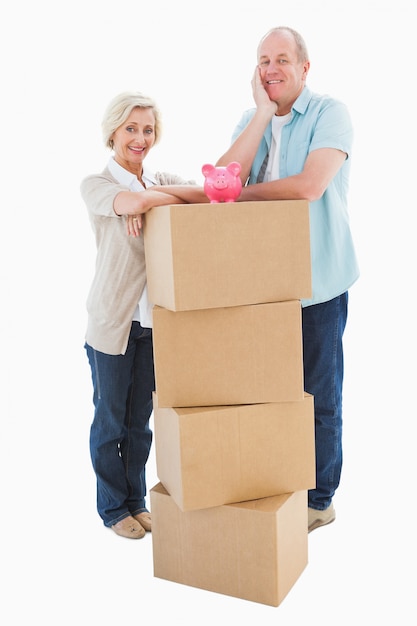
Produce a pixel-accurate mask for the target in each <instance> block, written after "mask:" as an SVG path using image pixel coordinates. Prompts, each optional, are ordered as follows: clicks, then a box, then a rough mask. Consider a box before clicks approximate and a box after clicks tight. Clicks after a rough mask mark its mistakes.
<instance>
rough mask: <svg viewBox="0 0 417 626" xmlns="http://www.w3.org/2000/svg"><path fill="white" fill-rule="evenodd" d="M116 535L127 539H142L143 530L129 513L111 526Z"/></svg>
mask: <svg viewBox="0 0 417 626" xmlns="http://www.w3.org/2000/svg"><path fill="white" fill-rule="evenodd" d="M111 529H112V530H114V532H115V533H116V535H120V537H127V538H128V539H142V537H144V536H145V530H144V529H143V527H142V526H141V524H139V522H137V521H136V520H135V519H134V518H133V517H132V516H131V515H128V516H127V517H125V518H123V519H122V520H120V522H117V524H114V525H113V526H112V527H111Z"/></svg>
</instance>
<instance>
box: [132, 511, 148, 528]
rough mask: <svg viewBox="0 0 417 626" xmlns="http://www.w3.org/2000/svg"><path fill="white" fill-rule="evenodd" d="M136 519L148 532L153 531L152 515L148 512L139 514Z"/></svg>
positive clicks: (135, 516)
mask: <svg viewBox="0 0 417 626" xmlns="http://www.w3.org/2000/svg"><path fill="white" fill-rule="evenodd" d="M133 517H134V518H135V520H137V521H138V522H139V524H140V525H141V526H142V527H143V528H144V529H145V530H147V531H148V532H151V530H152V519H151V514H150V513H148V512H147V511H143V513H138V514H137V515H134V516H133Z"/></svg>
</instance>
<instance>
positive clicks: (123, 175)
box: [107, 157, 158, 191]
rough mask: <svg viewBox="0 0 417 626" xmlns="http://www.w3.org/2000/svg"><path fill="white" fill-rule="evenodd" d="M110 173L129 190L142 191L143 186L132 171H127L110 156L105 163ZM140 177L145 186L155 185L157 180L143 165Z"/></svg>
mask: <svg viewBox="0 0 417 626" xmlns="http://www.w3.org/2000/svg"><path fill="white" fill-rule="evenodd" d="M107 166H108V168H109V170H110V173H111V175H112V176H114V178H115V179H116V180H117V181H118V182H119V183H120V184H121V185H125V186H126V187H129V189H130V190H131V191H142V190H143V187H142V185H141V184H140V182H139V181H138V179H137V178H136V176H135V175H134V174H132V172H129V171H128V170H126V169H125V168H124V167H122V166H121V165H119V164H118V163H117V162H116V161H115V160H114V158H113V157H110V159H109V162H108V164H107ZM142 178H143V180H144V182H145V184H146V187H152V185H157V184H158V181H157V180H156V178H155V176H154V174H152V172H150V171H149V170H148V169H146V168H145V167H144V168H143V172H142Z"/></svg>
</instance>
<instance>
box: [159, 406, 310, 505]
mask: <svg viewBox="0 0 417 626" xmlns="http://www.w3.org/2000/svg"><path fill="white" fill-rule="evenodd" d="M154 432H155V456H156V469H157V475H158V478H159V480H160V481H161V483H162V484H163V485H164V487H165V488H166V489H167V490H168V492H169V494H170V495H171V497H172V498H173V499H174V501H175V502H176V504H177V505H178V506H179V507H180V509H181V510H183V511H187V510H195V509H203V508H208V507H214V506H220V505H222V504H227V503H231V502H241V501H243V500H252V499H258V498H264V497H267V496H273V495H279V494H282V493H290V492H292V491H302V490H306V489H313V488H314V487H315V445H314V401H313V397H312V396H311V395H309V394H306V395H305V398H304V400H302V401H299V402H280V403H270V404H252V405H235V406H223V407H192V408H177V409H175V408H159V407H158V399H157V396H156V394H154Z"/></svg>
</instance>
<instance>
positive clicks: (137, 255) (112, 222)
mask: <svg viewBox="0 0 417 626" xmlns="http://www.w3.org/2000/svg"><path fill="white" fill-rule="evenodd" d="M102 130H103V138H104V143H105V145H106V146H107V147H108V148H110V149H111V150H112V151H113V154H112V155H111V157H110V159H109V161H108V163H107V165H106V167H105V168H104V170H103V171H102V172H101V173H100V174H95V175H91V176H88V177H87V178H85V179H84V180H83V181H82V183H81V195H82V198H83V200H84V202H85V204H86V206H87V209H88V214H89V218H90V222H91V225H92V228H93V231H94V235H95V240H96V246H97V257H96V268H95V275H94V278H93V282H92V285H91V288H90V292H89V295H88V300H87V310H88V325H87V332H86V338H85V341H86V343H85V349H86V352H87V356H88V360H89V363H90V367H91V375H92V382H93V389H94V394H93V402H94V407H95V411H94V419H93V421H92V425H91V431H90V452H91V460H92V464H93V468H94V471H95V474H96V478H97V510H98V513H99V515H100V517H101V519H102V520H103V523H104V525H105V526H106V527H109V528H112V529H113V530H114V532H115V533H116V534H118V535H121V536H123V537H129V538H131V539H139V538H141V537H143V536H144V535H145V531H150V530H151V515H150V513H149V511H148V509H147V508H146V502H145V496H146V479H145V466H146V462H147V459H148V456H149V452H150V447H151V443H152V431H151V429H150V427H149V418H150V416H151V413H152V392H153V390H154V367H153V348H152V314H151V308H152V307H151V305H150V303H149V302H148V299H147V290H146V267H145V254H144V244H143V236H142V231H141V225H142V222H141V220H142V217H141V216H142V214H143V213H145V212H146V211H147V210H149V209H150V208H151V207H153V206H157V205H163V204H175V203H179V202H181V201H180V200H179V199H178V198H176V197H174V196H170V195H168V194H165V193H163V192H162V191H154V190H152V186H154V185H158V186H159V189H160V186H161V185H162V186H163V185H167V184H173V185H177V184H191V182H192V181H185V180H183V179H182V178H180V177H179V176H175V175H171V174H167V173H160V172H157V173H152V172H150V171H148V170H147V169H146V168H145V167H144V160H145V158H146V156H147V154H148V153H149V151H150V150H151V148H152V147H153V146H154V145H155V144H156V143H157V141H158V140H159V139H160V133H161V118H160V113H159V111H158V108H157V106H156V104H155V102H154V101H153V100H152V99H151V98H149V97H147V96H145V95H143V94H141V93H137V92H125V93H121V94H119V95H118V96H116V97H115V98H114V99H113V100H112V101H111V102H110V104H109V106H108V108H107V110H106V112H105V115H104V119H103V122H102ZM130 235H133V236H130Z"/></svg>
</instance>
